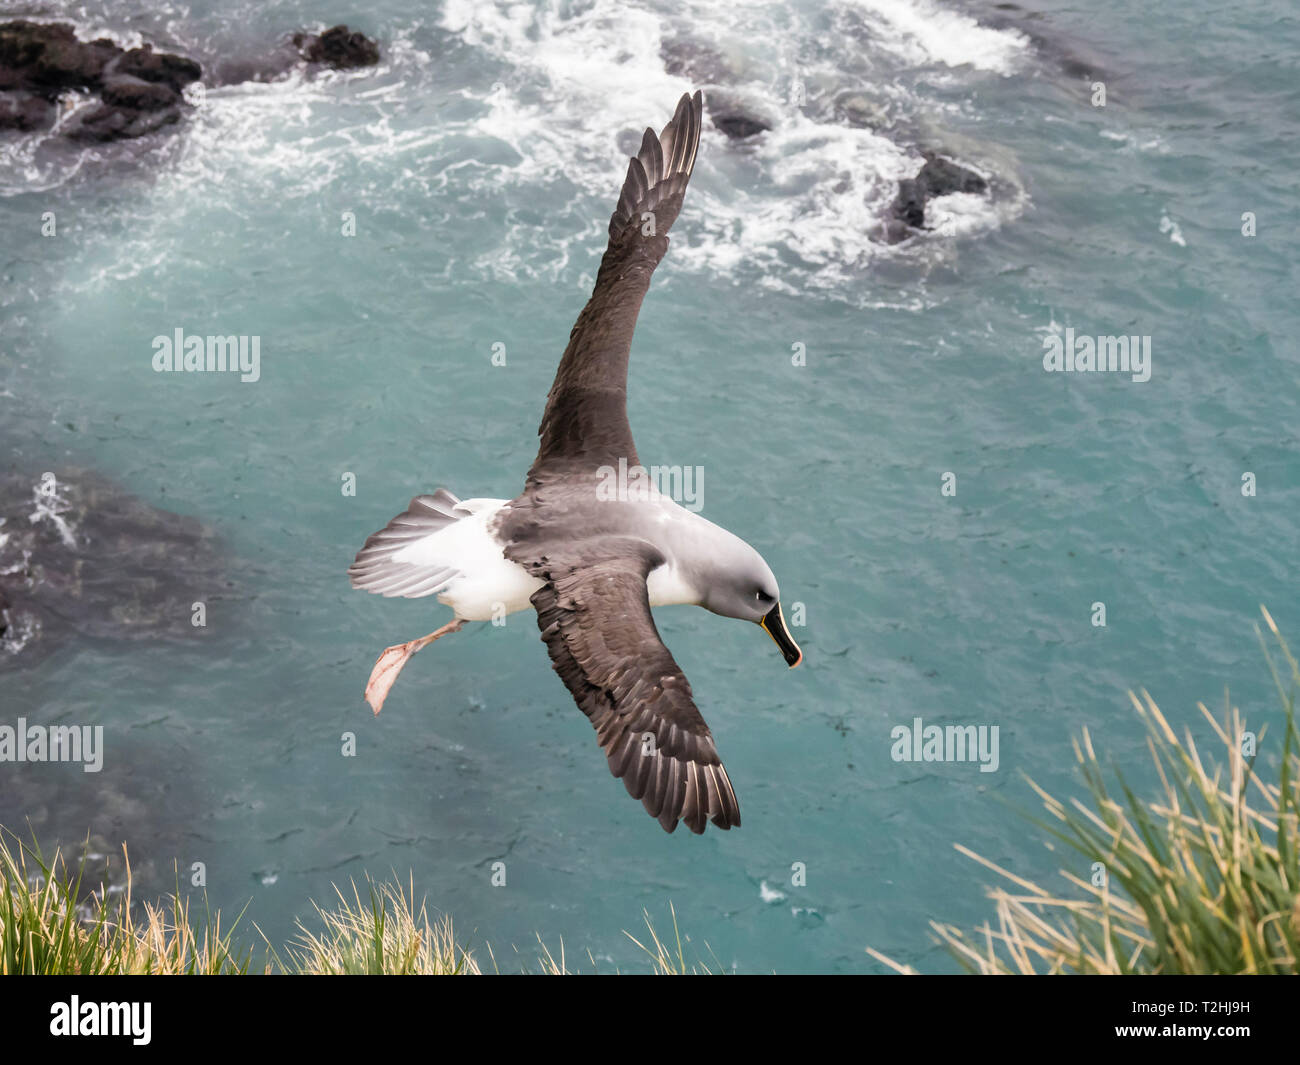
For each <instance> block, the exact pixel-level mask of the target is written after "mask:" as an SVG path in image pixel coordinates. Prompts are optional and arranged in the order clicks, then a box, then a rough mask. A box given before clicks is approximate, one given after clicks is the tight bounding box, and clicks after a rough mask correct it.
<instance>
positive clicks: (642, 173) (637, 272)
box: [528, 92, 703, 483]
mask: <svg viewBox="0 0 1300 1065" xmlns="http://www.w3.org/2000/svg"><path fill="white" fill-rule="evenodd" d="M702 106H703V100H702V97H701V95H700V94H699V93H698V92H697V93H696V94H695V95H694V96H683V97H682V98H681V101H680V102H679V103H678V104H677V112H676V114H674V115H673V118H672V121H671V122H669V123H668V125H666V126H665V127H664V129H663V132H662V133H660V134H659V136H657V137H656V136H655V133H654V130H652V129H647V130H646V131H645V136H644V137H643V138H642V140H641V150H640V151H639V152H638V153H637V154H636V156H635V157H633V159H632V160H631V161H630V162H629V163H628V168H627V178H626V179H625V180H624V182H623V193H622V195H621V196H620V197H619V200H618V207H617V208H616V209H615V211H614V214H613V216H612V217H611V218H610V220H609V245H608V247H607V248H606V249H605V256H604V258H603V259H601V262H600V270H599V272H598V273H597V275H596V287H595V288H594V289H593V290H592V293H591V299H589V300H588V301H587V306H586V307H584V308H583V311H582V313H581V314H580V315H579V316H578V321H577V323H576V324H575V325H574V327H573V332H572V333H570V334H569V346H568V347H567V348H565V349H564V356H563V358H561V359H560V367H559V369H558V370H557V371H556V374H555V382H554V384H552V385H551V391H550V394H549V395H548V396H547V402H546V413H545V414H544V415H543V416H542V424H541V427H540V428H539V429H538V431H537V432H538V435H539V436H540V437H541V444H540V446H539V448H538V451H537V458H536V460H535V461H534V462H533V468H532V469H531V470H529V473H528V479H529V482H530V483H533V482H544V481H545V480H547V479H549V478H548V474H550V475H554V474H559V475H562V474H564V473H565V472H568V471H570V470H573V469H583V470H589V469H592V468H594V467H596V466H600V465H604V464H607V463H617V461H618V460H619V459H620V458H625V459H627V461H628V465H629V466H632V465H637V464H638V462H637V458H636V448H635V445H634V444H633V443H632V430H631V428H630V427H629V426H628V422H627V362H628V354H629V352H630V350H631V345H632V331H633V330H634V329H635V328H636V319H637V314H638V313H639V312H640V310H641V301H642V300H643V299H644V298H645V294H646V291H647V290H648V289H649V288H650V276H651V274H653V273H654V269H655V267H656V266H658V265H659V262H660V260H661V259H663V257H664V255H665V254H666V253H667V251H668V229H669V227H670V226H672V224H673V221H674V220H675V219H676V218H677V214H678V212H679V211H680V210H681V207H682V198H683V196H685V194H686V184H687V182H688V181H689V180H690V177H691V170H692V169H693V168H694V166H695V154H696V152H697V151H698V149H699V144H700V115H701V108H702Z"/></svg>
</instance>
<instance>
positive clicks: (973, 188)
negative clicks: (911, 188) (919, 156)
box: [916, 152, 988, 199]
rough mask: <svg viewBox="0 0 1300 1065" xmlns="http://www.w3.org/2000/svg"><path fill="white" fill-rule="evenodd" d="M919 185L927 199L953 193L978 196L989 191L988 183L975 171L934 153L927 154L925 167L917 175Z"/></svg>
mask: <svg viewBox="0 0 1300 1065" xmlns="http://www.w3.org/2000/svg"><path fill="white" fill-rule="evenodd" d="M916 181H917V184H919V185H920V186H921V187H922V188H923V189H924V191H925V197H926V199H934V197H936V196H947V195H948V194H949V193H953V192H969V193H974V194H976V195H978V194H980V193H984V192H987V191H988V182H987V181H985V180H984V179H983V178H982V177H980V175H979V174H977V173H975V171H974V170H970V169H968V168H967V167H964V166H961V165H959V164H957V163H954V162H953V161H952V160H951V159H944V158H943V157H942V156H940V155H936V154H934V153H933V152H926V154H925V166H923V167H921V172H920V173H919V174H917V175H916Z"/></svg>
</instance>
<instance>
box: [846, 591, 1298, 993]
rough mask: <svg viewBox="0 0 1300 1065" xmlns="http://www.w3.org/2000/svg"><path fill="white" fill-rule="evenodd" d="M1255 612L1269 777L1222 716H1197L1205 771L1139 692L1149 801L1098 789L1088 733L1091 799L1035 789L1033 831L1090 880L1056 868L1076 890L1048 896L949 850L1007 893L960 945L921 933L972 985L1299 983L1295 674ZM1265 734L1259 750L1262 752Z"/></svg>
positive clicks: (1082, 756)
mask: <svg viewBox="0 0 1300 1065" xmlns="http://www.w3.org/2000/svg"><path fill="white" fill-rule="evenodd" d="M1261 611H1262V612H1263V616H1264V620H1265V622H1266V624H1267V626H1268V629H1269V631H1270V632H1271V634H1272V637H1273V639H1274V641H1275V642H1276V644H1277V646H1276V648H1275V649H1274V650H1272V651H1270V649H1269V645H1268V642H1267V641H1266V640H1265V638H1264V636H1263V633H1262V632H1261V631H1260V630H1259V627H1258V626H1256V634H1257V635H1258V636H1259V638H1260V644H1261V646H1262V647H1263V651H1264V656H1265V659H1266V660H1267V662H1268V666H1269V671H1270V672H1271V674H1272V677H1273V681H1274V684H1275V686H1276V688H1277V692H1278V696H1279V697H1280V699H1281V702H1282V708H1283V711H1284V719H1283V725H1282V729H1283V734H1282V736H1281V737H1280V750H1281V758H1280V764H1279V766H1278V775H1277V777H1276V778H1275V779H1272V778H1271V779H1269V780H1264V779H1262V778H1261V777H1260V776H1259V775H1258V774H1257V773H1256V772H1255V768H1254V763H1255V757H1254V754H1253V753H1252V748H1251V744H1250V741H1249V738H1248V733H1247V731H1246V728H1245V724H1244V722H1243V720H1242V717H1241V713H1240V711H1239V710H1237V709H1236V708H1235V707H1232V706H1231V704H1228V706H1226V707H1225V713H1224V720H1223V721H1219V720H1217V719H1216V718H1215V716H1214V715H1213V714H1211V713H1210V711H1209V710H1207V709H1206V708H1205V706H1204V705H1203V704H1202V705H1200V710H1201V712H1202V714H1203V715H1204V716H1205V718H1206V720H1207V721H1209V723H1210V725H1211V727H1212V728H1213V730H1214V734H1215V736H1216V738H1217V741H1218V743H1217V744H1216V748H1221V750H1220V752H1219V761H1218V762H1217V763H1215V764H1210V763H1207V760H1206V759H1203V758H1202V755H1201V752H1200V750H1199V749H1198V748H1197V745H1196V742H1195V740H1194V739H1193V738H1192V734H1191V731H1190V730H1188V731H1187V732H1186V733H1185V734H1184V736H1183V738H1182V739H1179V737H1178V736H1177V735H1176V734H1175V732H1174V730H1173V729H1172V728H1171V727H1170V726H1169V722H1168V721H1167V720H1166V719H1165V717H1164V715H1163V714H1162V713H1161V712H1160V709H1159V707H1157V706H1156V703H1155V701H1154V700H1153V699H1152V698H1151V696H1150V695H1148V694H1147V693H1146V692H1142V693H1141V697H1139V696H1137V695H1133V694H1132V693H1130V699H1131V701H1132V703H1133V708H1134V710H1135V711H1136V712H1137V714H1138V716H1139V717H1140V718H1141V720H1142V721H1143V723H1144V724H1145V725H1146V728H1147V748H1148V751H1149V753H1150V755H1151V759H1152V761H1153V763H1154V765H1155V768H1156V772H1157V774H1158V778H1159V781H1160V786H1159V789H1158V791H1157V794H1156V795H1155V797H1154V798H1151V799H1143V798H1140V797H1139V796H1138V795H1137V794H1136V793H1135V792H1134V791H1133V790H1132V789H1131V788H1130V787H1129V786H1128V784H1127V783H1126V782H1125V780H1124V778H1123V776H1122V774H1120V773H1119V772H1118V771H1114V772H1113V773H1112V776H1113V777H1114V781H1115V783H1114V785H1113V787H1112V786H1111V785H1108V783H1107V776H1106V774H1105V773H1104V772H1103V770H1102V768H1101V765H1100V763H1099V762H1098V759H1097V755H1096V752H1095V751H1094V749H1093V746H1092V740H1091V738H1090V737H1089V735H1088V733H1087V731H1086V730H1085V731H1084V732H1083V734H1082V736H1081V738H1080V739H1079V740H1076V741H1075V743H1074V754H1075V758H1076V760H1077V762H1078V765H1079V770H1080V773H1081V775H1082V777H1083V780H1084V784H1085V786H1086V788H1087V791H1088V801H1086V802H1085V801H1082V800H1079V799H1073V800H1070V801H1069V802H1063V801H1062V800H1060V799H1058V798H1056V797H1054V796H1052V795H1050V794H1048V793H1047V792H1046V791H1045V790H1043V789H1042V788H1040V787H1039V786H1038V785H1036V784H1034V782H1033V781H1032V780H1031V781H1030V782H1029V783H1030V786H1031V787H1033V789H1034V791H1035V792H1036V793H1037V794H1038V796H1039V798H1040V799H1041V800H1042V803H1043V808H1044V809H1045V811H1046V817H1041V816H1040V817H1031V818H1030V820H1033V821H1034V822H1035V823H1036V824H1037V825H1039V827H1040V828H1042V829H1043V830H1044V831H1045V832H1046V833H1047V835H1048V836H1049V837H1050V838H1051V839H1052V840H1054V841H1056V842H1058V843H1061V844H1063V845H1064V846H1065V847H1066V848H1068V849H1070V850H1073V851H1074V852H1076V853H1077V854H1079V855H1082V856H1083V858H1084V860H1085V861H1086V862H1087V863H1089V865H1090V867H1092V868H1094V869H1096V867H1095V866H1094V865H1093V863H1100V869H1096V871H1094V872H1093V873H1092V875H1090V876H1088V877H1087V878H1083V877H1080V876H1077V875H1075V874H1074V873H1072V872H1069V871H1067V870H1062V872H1061V876H1062V877H1063V878H1064V879H1065V880H1066V881H1067V882H1068V884H1069V885H1070V888H1072V890H1069V891H1066V892H1054V891H1050V890H1048V889H1047V888H1045V887H1042V886H1041V885H1039V884H1036V883H1033V882H1032V881H1030V880H1026V879H1024V878H1022V877H1019V876H1017V875H1016V874H1014V873H1012V872H1011V871H1009V870H1007V869H1005V868H1003V867H1001V866H999V865H997V864H996V863H995V862H992V861H989V860H988V859H987V858H983V857H981V856H980V855H978V854H975V853H974V852H973V851H971V850H969V849H967V848H966V847H963V846H961V845H957V850H958V851H960V852H961V853H962V854H964V855H966V856H967V857H969V858H971V859H972V860H974V861H976V862H979V863H980V864H981V865H983V866H984V867H985V868H987V869H989V870H991V871H993V872H995V873H997V874H998V875H999V876H1000V877H1001V878H1002V879H1003V880H1004V881H1005V884H1006V886H997V887H994V888H991V889H990V890H989V892H988V896H989V898H990V900H991V901H992V902H993V905H994V908H995V910H996V914H997V917H996V922H995V923H993V922H986V923H985V924H984V925H982V926H981V927H980V928H978V929H977V930H976V931H975V932H974V933H973V934H972V933H966V932H963V931H962V930H961V929H959V928H957V927H955V926H953V925H950V924H944V923H940V922H937V921H933V922H931V928H932V929H933V930H934V932H935V934H936V935H937V936H938V937H939V940H940V941H941V942H942V943H943V944H944V945H945V946H946V947H947V948H948V950H949V951H950V952H951V953H952V954H953V955H954V956H955V957H956V958H957V960H958V961H959V962H960V963H961V964H962V965H963V967H965V968H966V969H967V970H969V971H972V972H976V973H984V974H995V973H1111V974H1130V973H1140V974H1147V973H1184V974H1239V973H1240V974H1249V973H1292V974H1294V973H1297V972H1300V858H1298V857H1297V856H1298V854H1300V837H1298V833H1297V809H1298V808H1300V733H1298V732H1297V728H1296V719H1295V699H1296V691H1297V688H1300V665H1298V664H1297V662H1296V659H1295V657H1294V656H1293V655H1292V653H1291V651H1290V649H1289V648H1288V646H1287V644H1286V641H1285V640H1283V639H1282V636H1281V635H1280V634H1279V632H1278V629H1277V626H1276V625H1275V624H1274V622H1273V619H1272V617H1271V616H1270V615H1269V613H1268V611H1267V610H1264V609H1263V608H1262V607H1261ZM1279 659H1280V662H1281V665H1282V666H1283V668H1282V669H1281V670H1279ZM1264 734H1265V730H1263V729H1261V730H1260V732H1259V735H1258V737H1256V738H1255V739H1256V744H1257V746H1258V748H1259V749H1263V744H1262V741H1263V737H1264ZM1274 746H1275V747H1276V746H1277V744H1276V743H1275V744H1274ZM868 953H869V954H871V955H872V957H874V958H876V959H877V960H878V961H881V962H883V963H884V964H886V965H889V966H890V967H892V968H894V969H896V970H898V971H900V972H913V971H914V970H913V969H911V967H910V966H905V965H900V964H898V963H897V962H895V961H893V960H892V959H890V958H887V957H885V956H884V955H883V954H880V953H879V952H877V951H875V950H871V949H870V948H868Z"/></svg>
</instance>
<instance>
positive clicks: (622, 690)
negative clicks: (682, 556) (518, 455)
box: [507, 537, 740, 834]
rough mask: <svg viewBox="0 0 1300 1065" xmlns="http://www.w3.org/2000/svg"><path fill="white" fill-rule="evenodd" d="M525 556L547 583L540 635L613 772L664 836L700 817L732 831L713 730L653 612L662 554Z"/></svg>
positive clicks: (637, 546) (597, 543)
mask: <svg viewBox="0 0 1300 1065" xmlns="http://www.w3.org/2000/svg"><path fill="white" fill-rule="evenodd" d="M528 554H529V556H530V558H531V559H533V560H534V561H526V562H525V563H524V564H525V565H527V567H528V568H529V570H530V571H531V572H532V573H533V575H534V576H536V577H538V578H539V579H541V580H544V581H546V584H545V585H544V586H543V587H542V588H540V589H539V590H538V591H537V592H535V593H534V594H533V597H532V602H533V606H535V607H536V608H537V624H538V626H539V627H540V628H541V630H542V639H543V640H544V641H545V642H546V647H547V650H548V651H549V652H550V655H551V662H552V663H553V664H554V666H555V672H557V673H558V674H559V675H560V679H561V680H563V681H564V683H565V686H566V687H567V688H568V689H569V691H570V692H572V693H573V698H574V701H575V702H577V704H578V708H579V709H580V710H581V711H582V712H583V713H584V714H586V715H587V717H588V718H590V719H591V723H592V725H594V726H595V728H596V738H597V740H598V741H599V743H600V746H601V748H602V749H603V750H604V752H605V754H606V756H607V757H608V759H609V768H610V771H611V772H612V773H613V774H614V776H616V777H619V778H620V779H622V781H623V783H624V784H625V785H626V786H627V790H628V793H629V794H630V795H631V796H632V797H633V798H634V799H640V800H641V802H642V804H643V805H644V806H645V808H646V810H647V811H648V812H649V813H650V816H651V817H657V818H658V819H659V823H660V824H661V825H662V826H663V827H664V829H665V830H666V831H668V832H672V831H673V829H675V828H676V827H677V822H678V821H679V820H680V821H685V822H686V825H687V827H688V828H689V829H690V830H691V831H692V832H695V833H697V834H698V833H701V832H703V831H704V825H705V822H706V821H712V822H713V823H714V824H715V825H717V826H718V827H719V828H731V827H732V826H739V825H740V806H739V804H738V803H737V802H736V793H735V792H734V791H733V790H732V788H731V781H730V780H729V779H728V778H727V771H726V769H724V768H723V766H722V762H721V761H719V759H718V752H717V750H716V748H715V747H714V745H713V734H712V733H711V732H710V731H709V726H708V725H706V724H705V723H704V718H703V717H701V716H700V712H699V710H697V709H696V707H695V701H694V699H692V697H691V686H690V683H689V682H688V681H687V680H686V677H685V675H684V674H683V673H682V671H681V669H680V668H679V667H678V665H677V663H676V662H675V661H673V656H672V655H671V654H670V653H669V651H668V648H667V647H665V646H664V644H663V641H662V640H661V639H660V638H659V630H658V629H656V628H655V623H654V619H653V618H652V617H651V615H650V599H649V595H648V593H647V591H646V577H647V575H648V574H649V573H650V571H651V570H652V569H653V568H654V567H655V566H656V565H658V564H659V563H660V562H662V561H663V558H662V556H661V555H659V553H658V551H657V550H656V549H655V548H654V547H653V546H652V545H651V544H649V543H647V542H646V541H644V540H637V539H633V538H629V537H605V538H599V539H595V540H587V541H582V542H580V543H578V544H576V545H572V544H561V545H557V547H556V550H555V552H554V553H552V552H549V551H546V550H541V551H539V552H534V551H531V550H530V551H529V552H528ZM508 555H509V551H507V556H508ZM519 561H524V560H522V559H520V560H519Z"/></svg>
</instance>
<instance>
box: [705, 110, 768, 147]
mask: <svg viewBox="0 0 1300 1065" xmlns="http://www.w3.org/2000/svg"><path fill="white" fill-rule="evenodd" d="M712 118H713V124H714V125H715V126H717V127H718V129H720V130H722V132H723V133H725V134H726V135H727V136H728V137H730V138H731V139H732V140H734V141H740V140H744V139H745V138H746V137H754V136H757V135H758V134H760V133H763V132H766V131H767V130H769V129H771V128H772V127H771V126H769V125H768V124H767V123H766V122H764V121H763V120H762V119H761V118H755V117H754V116H753V115H745V114H738V113H731V114H725V115H713V116H712Z"/></svg>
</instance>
